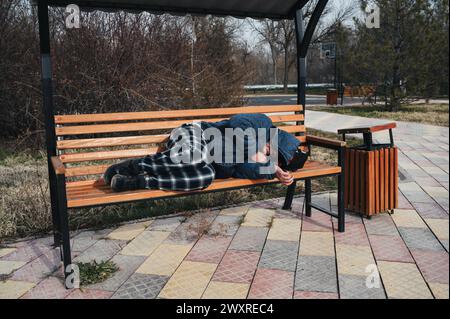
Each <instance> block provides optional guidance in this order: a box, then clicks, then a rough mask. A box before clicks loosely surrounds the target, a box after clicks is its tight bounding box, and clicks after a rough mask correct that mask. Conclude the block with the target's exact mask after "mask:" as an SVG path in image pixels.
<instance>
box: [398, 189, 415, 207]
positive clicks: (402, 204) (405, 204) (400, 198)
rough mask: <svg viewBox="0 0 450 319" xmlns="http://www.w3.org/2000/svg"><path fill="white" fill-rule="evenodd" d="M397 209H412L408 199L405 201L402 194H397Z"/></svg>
mask: <svg viewBox="0 0 450 319" xmlns="http://www.w3.org/2000/svg"><path fill="white" fill-rule="evenodd" d="M398 208H401V209H412V208H413V206H412V205H411V203H410V202H409V200H408V199H406V197H405V196H403V194H402V192H400V191H399V192H398Z"/></svg>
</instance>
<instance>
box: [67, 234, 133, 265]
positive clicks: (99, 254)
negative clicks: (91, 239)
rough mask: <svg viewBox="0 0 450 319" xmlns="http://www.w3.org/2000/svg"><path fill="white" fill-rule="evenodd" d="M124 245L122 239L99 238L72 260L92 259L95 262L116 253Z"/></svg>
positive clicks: (86, 260)
mask: <svg viewBox="0 0 450 319" xmlns="http://www.w3.org/2000/svg"><path fill="white" fill-rule="evenodd" d="M125 245H126V242H124V241H120V240H110V239H101V240H99V241H97V242H96V243H95V244H94V245H92V246H91V247H89V248H88V249H86V250H85V251H84V252H83V253H81V254H80V255H79V256H78V257H76V258H75V259H74V261H75V262H84V263H86V262H91V261H94V260H95V261H97V262H102V261H106V260H109V259H111V257H113V256H114V255H115V254H117V253H118V252H119V251H120V250H121V249H122V248H123V247H124V246H125Z"/></svg>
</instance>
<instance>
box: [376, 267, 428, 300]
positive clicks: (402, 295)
mask: <svg viewBox="0 0 450 319" xmlns="http://www.w3.org/2000/svg"><path fill="white" fill-rule="evenodd" d="M378 269H379V271H380V275H381V279H382V280H383V284H384V288H385V290H386V294H387V296H388V298H390V299H392V298H396V299H432V298H433V296H432V295H431V292H430V290H429V289H428V287H427V285H426V283H425V281H424V280H423V278H422V275H421V274H420V272H419V270H418V269H417V267H416V265H414V264H407V263H397V262H390V261H380V262H379V263H378Z"/></svg>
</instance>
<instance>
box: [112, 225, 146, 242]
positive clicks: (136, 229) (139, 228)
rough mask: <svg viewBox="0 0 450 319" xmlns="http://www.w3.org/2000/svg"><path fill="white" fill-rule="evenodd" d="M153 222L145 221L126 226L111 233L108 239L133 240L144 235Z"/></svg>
mask: <svg viewBox="0 0 450 319" xmlns="http://www.w3.org/2000/svg"><path fill="white" fill-rule="evenodd" d="M151 223H152V221H145V222H140V223H134V224H126V225H123V226H120V227H118V228H117V229H115V230H114V231H112V232H111V233H109V235H108V238H110V239H119V240H126V241H128V240H132V239H134V238H135V237H136V236H137V235H139V234H140V233H142V232H143V231H144V230H145V229H146V228H147V227H148V226H149V225H150V224H151Z"/></svg>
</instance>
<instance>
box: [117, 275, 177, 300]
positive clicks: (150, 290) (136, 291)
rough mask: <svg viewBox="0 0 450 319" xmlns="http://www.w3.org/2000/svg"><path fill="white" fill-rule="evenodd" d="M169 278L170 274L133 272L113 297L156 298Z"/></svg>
mask: <svg viewBox="0 0 450 319" xmlns="http://www.w3.org/2000/svg"><path fill="white" fill-rule="evenodd" d="M168 280H169V277H168V276H158V275H145V274H138V273H136V274H133V275H132V276H131V277H130V278H129V279H128V280H127V281H126V282H125V283H124V284H123V285H122V286H121V287H120V288H119V289H118V290H117V291H116V292H115V293H114V295H113V296H112V299H155V298H156V297H157V296H158V294H159V293H160V291H161V289H162V288H163V287H164V285H165V284H166V283H167V281H168Z"/></svg>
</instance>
